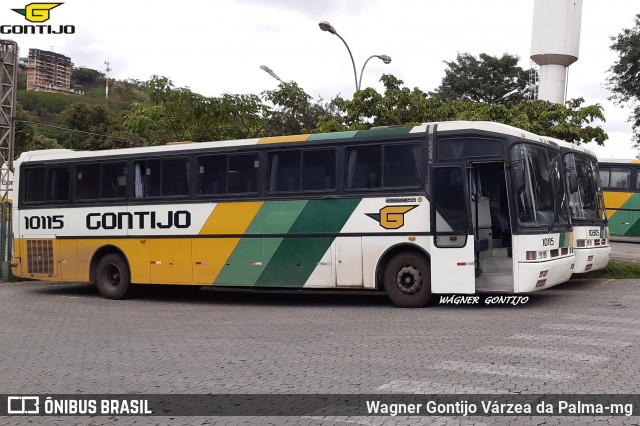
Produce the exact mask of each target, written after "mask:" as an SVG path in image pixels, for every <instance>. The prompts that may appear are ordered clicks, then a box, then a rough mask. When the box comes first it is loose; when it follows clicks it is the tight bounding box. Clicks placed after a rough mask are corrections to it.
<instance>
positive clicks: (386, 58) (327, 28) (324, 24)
mask: <svg viewBox="0 0 640 426" xmlns="http://www.w3.org/2000/svg"><path fill="white" fill-rule="evenodd" d="M318 26H319V27H320V29H321V30H322V31H327V32H329V33H331V34H333V35H336V36H338V37H339V38H340V40H342V42H343V43H344V45H345V47H346V48H347V51H348V52H349V57H350V58H351V64H352V65H353V78H354V79H355V82H356V92H357V91H359V90H360V85H361V84H362V73H364V67H365V66H366V65H367V62H369V59H371V58H380V59H382V61H383V62H384V63H385V64H388V63H390V62H391V58H390V57H389V56H387V55H371V56H370V57H369V58H367V60H366V61H365V62H364V65H363V66H362V71H361V72H360V80H359V81H358V73H357V71H356V62H355V61H354V60H353V55H352V54H351V49H349V45H348V44H347V42H346V41H345V40H344V39H343V38H342V36H341V35H340V34H338V32H337V31H336V29H335V28H333V25H331V24H330V23H328V22H327V21H320V23H319V24H318Z"/></svg>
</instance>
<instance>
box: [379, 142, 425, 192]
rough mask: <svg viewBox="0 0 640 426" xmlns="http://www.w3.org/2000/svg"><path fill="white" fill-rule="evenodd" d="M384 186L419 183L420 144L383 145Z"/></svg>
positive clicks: (391, 186) (415, 184)
mask: <svg viewBox="0 0 640 426" xmlns="http://www.w3.org/2000/svg"><path fill="white" fill-rule="evenodd" d="M383 158H384V160H383V162H384V175H383V182H382V186H383V187H385V188H395V187H406V186H419V185H420V180H421V177H420V164H421V161H420V145H418V144H411V145H390V146H385V147H384V154H383Z"/></svg>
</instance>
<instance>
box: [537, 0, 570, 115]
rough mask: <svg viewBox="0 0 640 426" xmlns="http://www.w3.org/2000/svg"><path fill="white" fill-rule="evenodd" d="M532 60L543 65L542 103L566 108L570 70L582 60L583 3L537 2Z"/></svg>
mask: <svg viewBox="0 0 640 426" xmlns="http://www.w3.org/2000/svg"><path fill="white" fill-rule="evenodd" d="M534 1H535V4H534V8H533V33H532V35H531V59H532V60H533V61H534V62H535V63H536V64H538V65H540V86H539V88H538V99H543V100H545V101H550V102H555V103H558V104H564V102H565V93H566V83H567V69H568V67H569V65H571V64H572V63H574V62H575V61H577V60H578V53H579V51H580V21H581V19H582V0H534Z"/></svg>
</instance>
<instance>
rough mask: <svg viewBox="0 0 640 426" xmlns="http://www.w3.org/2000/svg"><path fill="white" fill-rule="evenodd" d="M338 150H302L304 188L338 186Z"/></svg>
mask: <svg viewBox="0 0 640 426" xmlns="http://www.w3.org/2000/svg"><path fill="white" fill-rule="evenodd" d="M335 175H336V151H335V149H318V150H309V151H302V189H303V190H308V191H318V190H323V189H324V190H327V189H329V190H331V189H335V187H336V179H335Z"/></svg>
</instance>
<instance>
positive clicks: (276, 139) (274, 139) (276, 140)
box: [258, 135, 311, 145]
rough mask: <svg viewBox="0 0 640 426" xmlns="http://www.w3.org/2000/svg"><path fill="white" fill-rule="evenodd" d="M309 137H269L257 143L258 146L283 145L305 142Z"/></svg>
mask: <svg viewBox="0 0 640 426" xmlns="http://www.w3.org/2000/svg"><path fill="white" fill-rule="evenodd" d="M309 136H311V135H293V136H271V137H268V138H261V139H260V140H259V141H258V144H259V145H263V144H267V143H285V142H305V141H306V140H307V139H309Z"/></svg>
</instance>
